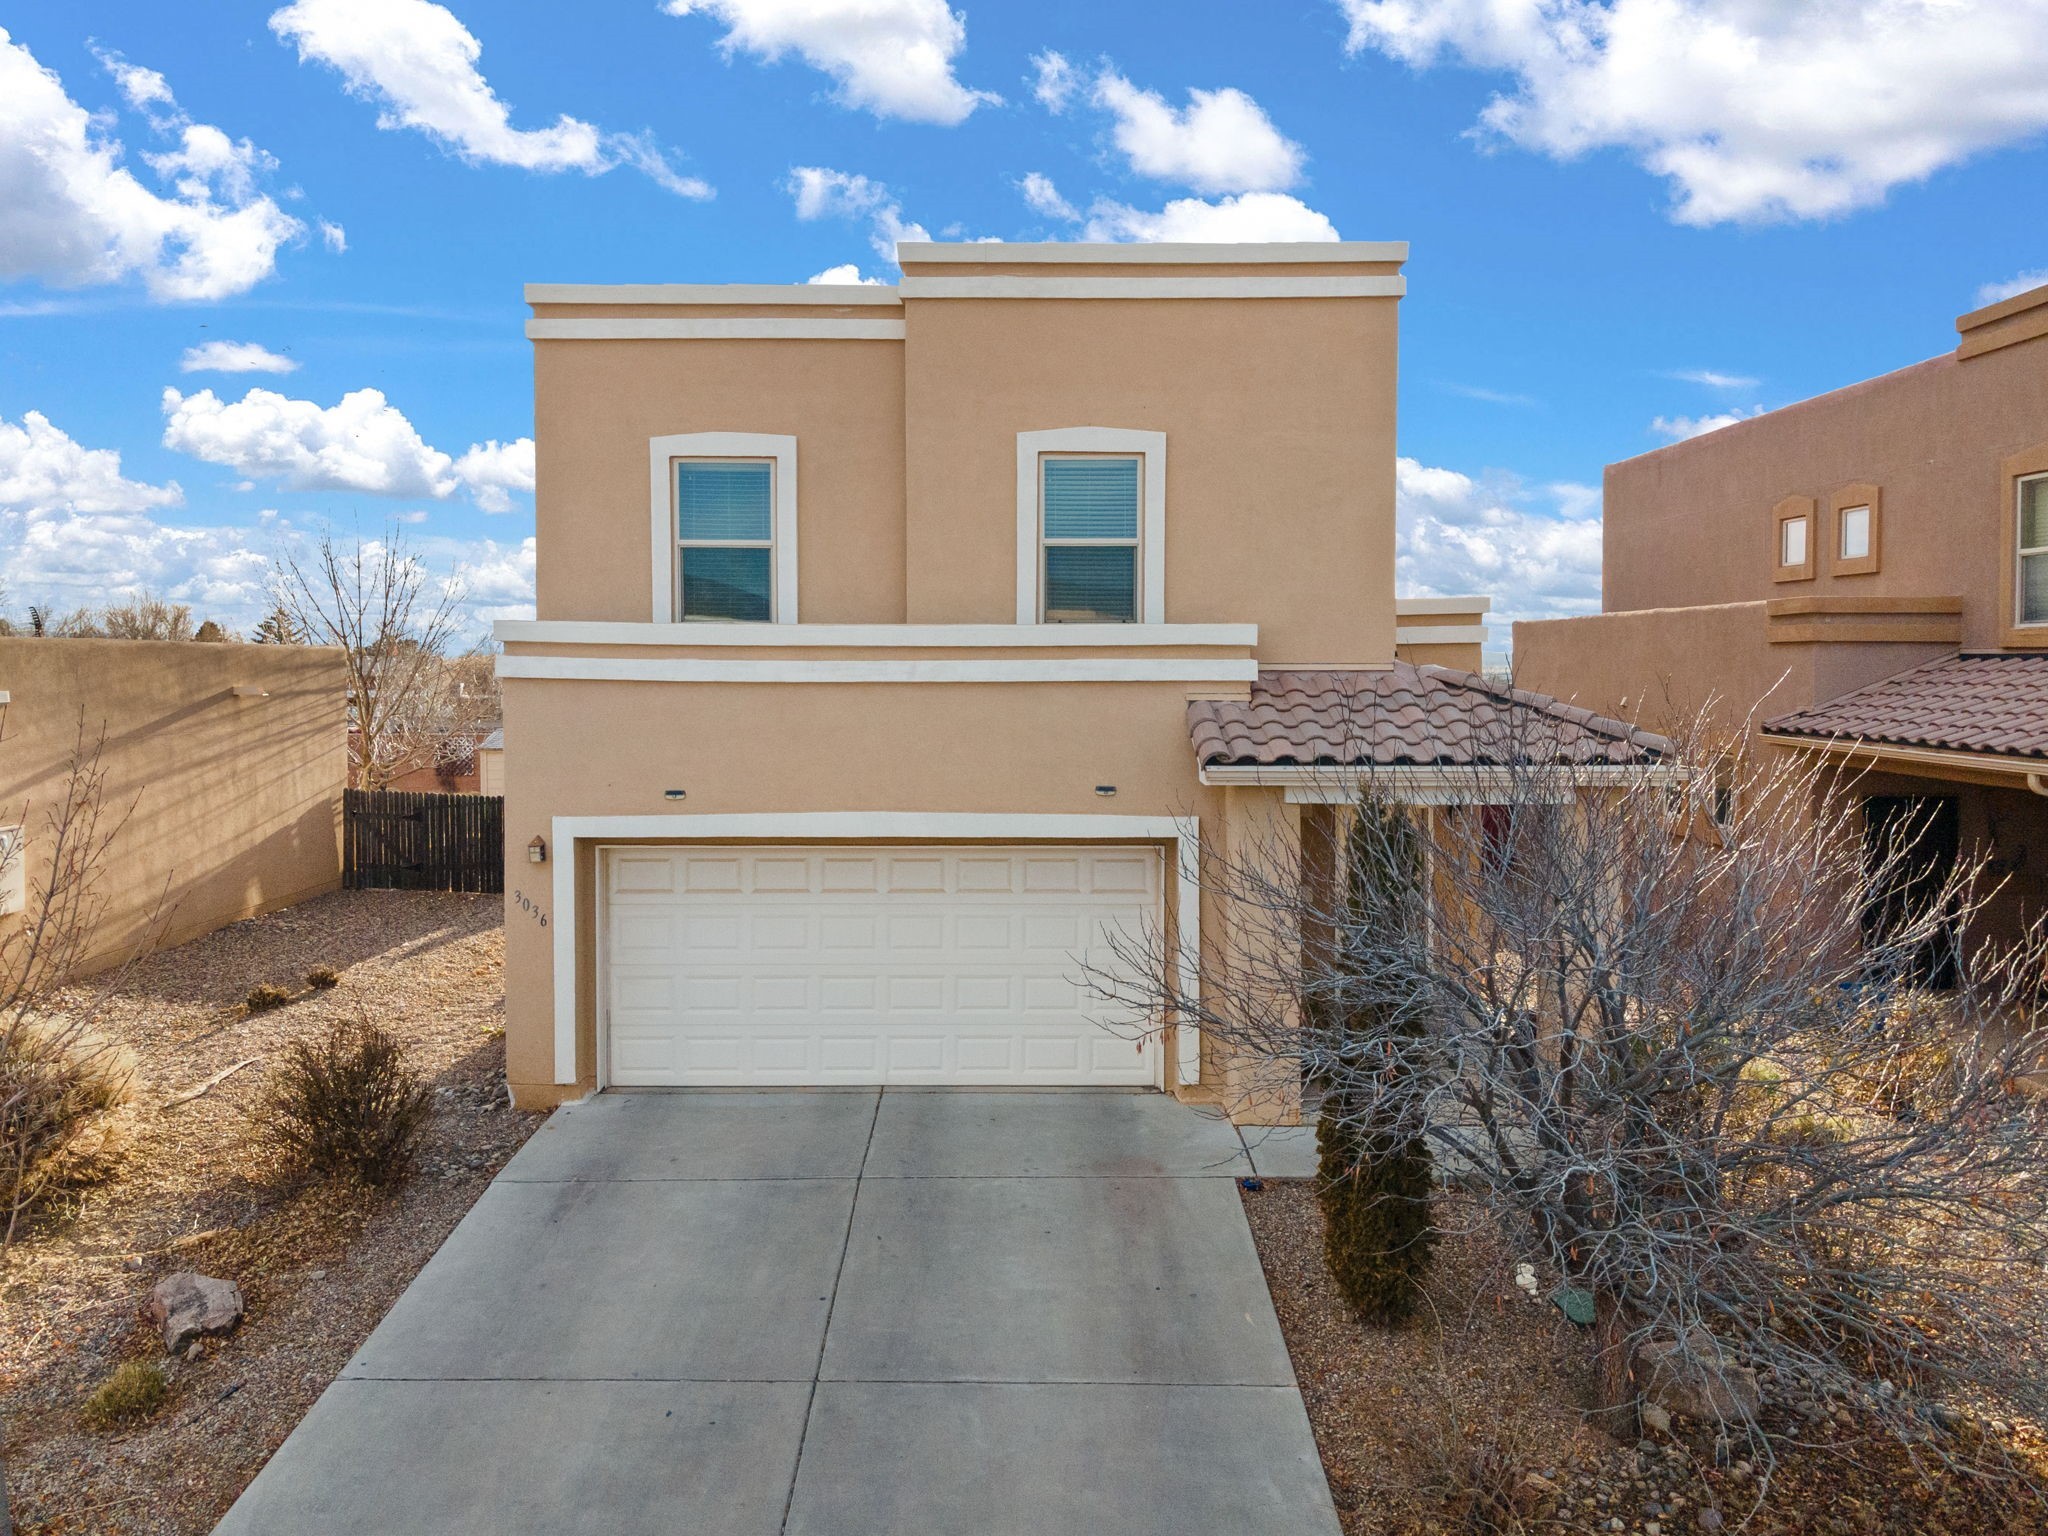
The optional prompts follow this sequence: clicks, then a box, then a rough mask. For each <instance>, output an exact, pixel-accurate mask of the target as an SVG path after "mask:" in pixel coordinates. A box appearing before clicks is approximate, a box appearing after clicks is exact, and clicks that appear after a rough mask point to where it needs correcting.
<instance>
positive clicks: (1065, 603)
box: [1038, 453, 1144, 624]
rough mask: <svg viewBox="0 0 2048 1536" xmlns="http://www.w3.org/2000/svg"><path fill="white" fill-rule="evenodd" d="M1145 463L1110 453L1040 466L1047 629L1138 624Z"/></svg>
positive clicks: (1053, 458) (1044, 458) (1050, 458)
mask: <svg viewBox="0 0 2048 1536" xmlns="http://www.w3.org/2000/svg"><path fill="white" fill-rule="evenodd" d="M1143 478H1144V461H1143V460H1142V459H1141V458H1139V457H1137V456H1135V455H1126V454H1107V453H1089V454H1080V453H1073V454H1068V453H1061V454H1052V453H1048V454H1044V455H1041V456H1040V458H1039V461H1038V484H1039V497H1038V505H1039V571H1040V577H1039V597H1040V604H1041V608H1040V617H1041V618H1042V619H1043V620H1044V622H1046V623H1048V624H1131V623H1135V622H1137V618H1138V579H1139V557H1138V548H1139V507H1140V506H1141V505H1142V503H1143V495H1142V489H1141V488H1142V482H1143Z"/></svg>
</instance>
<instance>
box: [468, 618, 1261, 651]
mask: <svg viewBox="0 0 2048 1536" xmlns="http://www.w3.org/2000/svg"><path fill="white" fill-rule="evenodd" d="M491 635H492V638H493V639H495V640H496V641H498V643H499V644H501V645H670V646H698V645H721V646H743V647H751V646H759V647H762V648H764V649H765V648H768V647H771V646H810V645H815V646H820V647H838V646H849V647H864V648H868V649H873V650H888V649H892V648H896V647H902V648H904V649H911V648H917V649H926V648H931V649H938V650H962V651H964V650H983V649H988V650H1016V649H1020V648H1027V649H1035V648H1038V647H1052V646H1059V647H1063V648H1064V647H1068V646H1082V645H1087V646H1118V647H1131V648H1134V649H1135V648H1143V647H1151V646H1172V647H1179V648H1192V647H1215V648H1219V649H1231V650H1250V649H1251V648H1252V647H1254V646H1256V645H1257V644H1258V643H1259V626H1258V625H1256V624H1033V625H1030V626H1029V627H1028V628H1025V629H1021V630H1020V629H1019V628H1018V626H1017V625H1015V624H777V625H773V626H770V625H766V624H687V625H685V624H624V623H616V622H605V621H602V620H582V619H500V620H498V621H497V623H495V624H493V625H492V626H491Z"/></svg>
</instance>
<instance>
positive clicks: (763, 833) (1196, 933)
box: [552, 811, 1202, 1088]
mask: <svg viewBox="0 0 2048 1536" xmlns="http://www.w3.org/2000/svg"><path fill="white" fill-rule="evenodd" d="M552 834H553V839H554V854H553V858H554V866H555V868H554V914H553V916H554V921H553V928H554V1032H555V1040H554V1045H555V1050H554V1056H555V1082H556V1083H557V1084H573V1083H575V1082H577V1081H578V1080H579V1079H578V1075H577V1071H576V1012H577V1006H576V1005H577V1001H578V998H579V997H580V995H581V992H582V979H581V977H580V976H579V974H578V969H577V964H576V953H577V938H578V930H579V929H580V927H581V925H582V924H581V917H582V914H581V911H580V909H579V908H578V907H577V904H576V862H577V856H578V844H579V843H582V844H588V845H592V846H593V847H594V846H595V845H596V844H599V843H603V842H609V841H620V840H632V839H659V840H661V841H663V842H675V843H690V842H720V841H727V840H732V839H738V838H746V839H753V840H765V841H774V842H789V843H808V842H833V841H857V842H904V843H917V842H938V841H946V840H953V841H961V840H970V839H985V840H988V841H1000V842H1018V843H1031V842H1047V843H1053V842H1130V843H1163V844H1166V845H1168V846H1169V847H1170V848H1171V849H1172V850H1173V857H1174V860H1175V871H1176V881H1175V902H1174V904H1175V908H1176V922H1177V931H1176V933H1175V935H1174V968H1175V973H1176V974H1175V983H1176V985H1177V986H1178V987H1179V988H1180V990H1181V991H1182V993H1183V994H1184V995H1187V996H1190V997H1192V996H1194V995H1195V988H1196V987H1197V986H1198V985H1199V984H1200V979H1201V958H1200V957H1201V953H1202V930H1201V924H1202V894H1201V832H1200V828H1199V826H1198V824H1197V823H1196V822H1195V820H1194V819H1193V818H1192V817H1185V818H1182V817H1172V816H1114V815H1093V814H1081V815H1067V814H1058V813H1053V814H1046V813H1038V812H1019V813H1011V812H1006V811H986V812H984V811H939V812H927V811H789V812H740V813H732V814H727V813H722V812H711V813H705V814H690V813H683V814H679V815H666V816H659V815H657V816H557V817H555V818H554V819H553V823H552ZM592 870H593V880H594V881H595V882H598V884H599V888H600V889H601V880H602V863H601V862H593V864H592ZM593 894H595V893H593ZM592 910H593V911H597V910H599V903H597V902H596V901H593V903H592ZM592 937H593V939H596V938H598V937H599V936H598V935H592ZM592 947H593V951H594V950H595V949H596V947H597V946H596V945H595V944H593V946H592ZM596 1023H597V1040H598V1042H599V1049H598V1051H597V1079H598V1081H597V1086H598V1087H599V1088H603V1087H604V1086H605V1062H604V1052H603V1049H602V1041H603V1034H604V1030H603V1023H602V1021H601V1020H598V1021H596ZM1175 1045H1176V1049H1175V1053H1174V1054H1175V1061H1174V1076H1175V1078H1176V1079H1177V1081H1178V1084H1179V1086H1181V1087H1189V1086H1192V1085H1193V1084H1194V1083H1195V1082H1197V1081H1199V1079H1200V1077H1201V1063H1202V1041H1201V1032H1200V1030H1199V1029H1198V1028H1197V1027H1196V1026H1195V1025H1193V1024H1190V1023H1187V1022H1184V1021H1180V1022H1178V1023H1177V1027H1176V1030H1175Z"/></svg>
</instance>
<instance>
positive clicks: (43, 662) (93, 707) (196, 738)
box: [0, 639, 347, 964]
mask: <svg viewBox="0 0 2048 1536" xmlns="http://www.w3.org/2000/svg"><path fill="white" fill-rule="evenodd" d="M237 686H243V687H253V688H257V689H260V690H262V691H263V692H264V694H266V695H267V696H266V697H262V698H236V697H234V696H233V694H232V691H231V690H233V689H234V688H235V687H237ZM0 689H4V690H6V692H7V693H8V694H9V695H10V698H9V702H8V704H7V705H6V707H5V710H4V713H0V719H4V725H0V816H4V818H5V820H6V821H7V822H8V823H14V822H24V823H25V824H26V826H27V828H28V853H29V862H28V864H27V872H28V875H29V878H30V880H31V881H34V880H36V879H38V878H41V876H42V873H43V871H44V869H45V868H46V867H47V859H48V848H49V837H48V834H47V831H46V828H47V814H48V812H49V810H50V809H51V808H52V807H53V806H54V805H55V804H56V803H57V801H58V800H59V799H60V797H61V796H62V794H63V790H64V781H65V775H66V770H67V763H68V759H69V757H70V754H71V752H72V749H73V747H74V745H75V743H76V741H77V738H78V730H79V725H80V722H81V720H83V723H84V726H85V729H86V731H87V733H88V735H89V736H91V737H97V736H98V735H99V734H100V733H101V732H102V731H104V733H105V737H106V747H105V751H104V755H103V757H102V759H101V763H102V766H103V768H104V769H105V772H106V804H107V805H108V807H109V808H110V809H118V810H119V811H126V812H127V813H128V820H127V823H126V825H125V826H123V827H122V829H121V831H120V834H119V836H118V838H117V839H116V841H115V843H114V845H113V849H112V854H111V856H110V858H109V859H108V861H107V863H106V865H105V874H104V879H103V883H102V886H101V890H102V891H103V893H104V895H105V897H106V901H107V906H106V915H105V918H104V921H103V922H102V924H101V927H100V942H99V944H98V946H97V950H96V954H95V956H94V963H96V964H109V963H114V962H117V961H119V960H121V959H124V958H125V957H126V956H127V955H128V954H130V953H132V952H133V949H134V947H135V945H136V944H137V943H138V942H139V941H140V940H142V939H143V938H144V937H145V936H146V935H147V933H148V932H149V928H150V921H151V914H152V913H153V912H154V911H155V909H156V908H157V906H158V903H159V901H160V899H164V898H167V899H168V902H169V904H170V906H169V915H168V919H167V924H166V928H165V931H164V935H163V939H164V942H167V943H177V942H182V941H183V940H185V939H187V938H192V937H194V936H196V935H198V934H201V933H205V932H208V931H210V930H211V929H214V928H218V927H219V926H221V925H222V924H223V923H229V922H233V921H235V920H236V919H238V918H243V917H249V916H253V915H255V914H256V913H259V912H267V911H269V910H271V909H273V908H276V907H281V906H287V905H289V904H290V903H292V902H295V901H299V900H303V899H304V898H306V897H308V896H312V895H315V894H317V893H319V892H321V891H326V890H332V889H334V888H335V887H336V886H338V885H339V884H340V880H341V792H342V784H343V781H344V778H345V776H346V772H347V744H346V743H347V738H346V731H347V720H346V712H345V711H346V681H345V678H344V676H343V669H342V660H341V655H340V653H339V652H337V651H333V650H328V649H324V648H320V647H314V646H270V645H236V644H224V645H200V644H193V643H172V642H168V641H149V640H26V639H0ZM25 807H26V815H25V816H24V814H23V813H24V808H25ZM20 921H21V919H20V918H18V917H16V918H0V923H19V922H20Z"/></svg>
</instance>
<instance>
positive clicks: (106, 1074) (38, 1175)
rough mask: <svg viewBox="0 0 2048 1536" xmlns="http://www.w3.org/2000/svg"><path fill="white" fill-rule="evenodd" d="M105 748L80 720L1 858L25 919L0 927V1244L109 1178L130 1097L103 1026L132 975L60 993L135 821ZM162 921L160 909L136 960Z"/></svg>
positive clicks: (95, 936) (94, 944) (82, 952)
mask: <svg viewBox="0 0 2048 1536" xmlns="http://www.w3.org/2000/svg"><path fill="white" fill-rule="evenodd" d="M104 745H105V742H104V738H103V737H97V736H93V735H91V734H89V733H88V732H87V730H86V728H85V726H84V723H83V721H81V723H80V725H79V730H78V735H77V739H76V741H75V743H74V745H73V748H72V752H71V756H70V760H69V764H68V767H67V770H66V774H65V778H64V787H63V790H62V792H61V794H60V796H59V798H58V800H57V802H56V803H55V804H54V805H52V806H50V807H48V808H47V809H46V810H45V811H44V812H43V814H42V815H40V816H37V815H36V814H35V810H34V808H32V807H31V808H27V809H25V810H24V811H23V812H22V813H21V825H22V827H23V829H24V836H22V837H19V838H15V839H12V840H10V841H9V842H8V843H7V844H6V846H5V848H4V851H0V871H4V872H6V873H8V874H10V875H11V874H12V873H14V870H15V864H16V861H19V862H20V864H21V865H22V866H23V867H21V869H20V874H21V877H22V886H23V889H24V892H25V898H24V907H23V911H22V912H21V914H20V918H19V921H18V922H8V923H7V924H6V925H5V926H4V928H0V1221H4V1228H0V1247H5V1246H6V1245H8V1244H11V1243H12V1242H13V1241H14V1238H15V1235H16V1232H17V1229H18V1227H19V1225H20V1223H21V1221H22V1219H23V1218H24V1217H25V1216H27V1215H28V1214H29V1213H31V1212H32V1211H34V1210H35V1209H36V1208H37V1207H38V1206H39V1205H41V1204H42V1203H43V1202H45V1201H46V1200H48V1199H49V1198H50V1197H52V1196H54V1195H55V1194H57V1193H59V1192H60V1191H62V1190H64V1189H66V1188H69V1187H74V1186H76V1185H77V1184H79V1183H81V1182H86V1181H89V1180H92V1179H94V1178H97V1177H99V1176H101V1175H103V1174H104V1173H105V1171H106V1169H107V1167H108V1165H109V1162H110V1160H111V1157H112V1155H113V1154H114V1152H115V1151H116V1150H117V1143H116V1142H115V1140H114V1139H113V1128H112V1127H111V1125H110V1124H109V1121H108V1114H109V1112H110V1111H111V1110H113V1109H114V1108H115V1107H116V1106H117V1105H118V1104H120V1103H121V1102H122V1101H123V1100H124V1099H125V1098H126V1097H127V1096H128V1093H129V1087H130V1082H131V1077H132V1074H131V1072H130V1069H129V1067H128V1065H127V1063H126V1061H125V1059H124V1058H123V1057H121V1055H120V1054H119V1053H118V1052H117V1051H115V1049H114V1048H113V1047H112V1045H111V1044H109V1043H108V1041H107V1040H106V1038H105V1036H104V1034H103V1032H102V1031H101V1030H100V1029H99V1028H98V1024H99V1021H100V1019H101V1017H102V1015H103V1012H104V1008H105V1004H106V1001H107V999H108V998H109V997H110V996H111V995H112V992H113V990H114V988H115V987H116V986H118V984H119V981H120V979H121V977H122V975H123V974H124V973H125V971H126V969H127V967H126V966H117V967H115V968H113V969H111V970H108V971H105V972H102V973H101V975H100V976H99V977H98V978H97V979H96V980H95V981H94V982H92V983H89V984H86V985H82V986H74V987H71V988H70V989H69V990H68V991H67V990H64V989H65V985H66V983H67V982H70V981H71V980H72V979H73V977H74V975H75V974H76V973H77V972H78V971H79V970H80V969H81V967H82V966H83V965H84V964H85V963H86V962H87V961H88V960H91V959H94V958H95V957H96V952H97V950H98V949H99V947H100V938H99V927H100V921H101V918H102V916H103V914H104V912H105V909H106V896H105V893H104V891H103V890H102V879H103V877H104V875H105V872H106V867H107V861H108V858H109V855H110V853H111V851H112V849H113V846H114V842H115V839H116V838H117V836H118V835H119V833H120V831H121V829H122V826H123V825H124V824H125V822H126V820H127V813H126V811H124V810H119V809H115V808H112V807H109V806H108V805H107V803H106V797H107V785H106V774H105V770H104V768H103V767H102V766H101V755H102V750H103V748H104ZM163 916H164V912H163V909H162V905H161V903H159V907H158V910H157V911H156V913H155V914H153V916H152V917H151V919H150V921H149V922H148V923H146V924H145V928H144V933H143V936H142V937H141V939H140V940H139V941H138V943H137V945H136V946H135V949H134V951H133V955H131V963H132V959H133V956H139V955H140V954H141V953H142V952H143V951H145V950H146V949H147V948H148V947H149V945H150V943H151V942H152V941H153V939H154V938H155V936H156V935H157V933H159V932H160V931H161V923H162V919H163ZM60 994H61V995H60Z"/></svg>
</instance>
